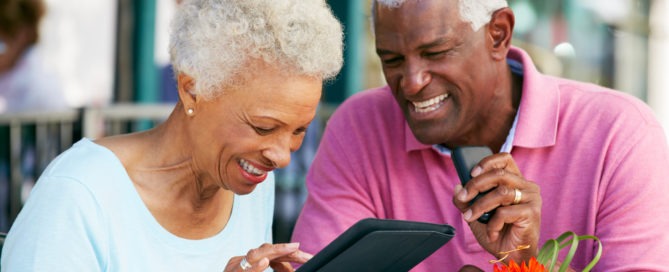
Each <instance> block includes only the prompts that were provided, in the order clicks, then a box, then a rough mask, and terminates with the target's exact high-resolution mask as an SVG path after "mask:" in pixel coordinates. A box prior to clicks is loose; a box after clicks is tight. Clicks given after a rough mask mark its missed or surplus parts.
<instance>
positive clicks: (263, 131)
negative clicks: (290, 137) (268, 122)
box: [253, 126, 274, 135]
mask: <svg viewBox="0 0 669 272" xmlns="http://www.w3.org/2000/svg"><path fill="white" fill-rule="evenodd" d="M253 129H254V130H255V131H256V133H258V135H267V134H270V133H272V131H274V128H263V127H256V126H254V127H253Z"/></svg>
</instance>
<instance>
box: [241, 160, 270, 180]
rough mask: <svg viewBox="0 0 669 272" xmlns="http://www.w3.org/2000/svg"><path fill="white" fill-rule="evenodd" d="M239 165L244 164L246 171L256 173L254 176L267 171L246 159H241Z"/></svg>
mask: <svg viewBox="0 0 669 272" xmlns="http://www.w3.org/2000/svg"><path fill="white" fill-rule="evenodd" d="M239 165H241V166H242V168H243V169H244V171H246V172H247V173H249V174H251V175H254V176H262V175H264V174H265V173H266V172H265V171H263V170H260V169H258V168H255V167H253V165H251V164H250V163H249V162H247V161H246V160H244V159H239Z"/></svg>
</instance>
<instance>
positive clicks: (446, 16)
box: [374, 0, 502, 146]
mask: <svg viewBox="0 0 669 272" xmlns="http://www.w3.org/2000/svg"><path fill="white" fill-rule="evenodd" d="M375 15H376V17H375V23H374V29H375V35H376V49H377V54H378V55H379V57H380V58H381V62H382V66H383V73H384V75H385V77H386V81H387V82H388V84H389V86H390V88H391V89H392V92H393V95H394V96H395V99H396V100H397V102H398V104H399V106H400V107H401V108H402V111H403V112H404V115H405V117H406V119H407V121H408V123H409V126H410V127H411V130H412V131H413V133H414V135H415V136H416V138H417V139H418V140H419V141H421V142H422V143H425V144H446V145H447V146H454V145H463V144H477V141H478V140H479V139H480V138H481V136H480V135H481V134H482V133H486V131H485V127H486V120H489V119H490V118H491V116H492V115H494V113H493V112H492V110H491V109H493V108H495V107H493V105H494V104H495V103H496V102H498V101H499V100H500V98H499V96H500V94H499V93H500V91H499V90H501V89H502V88H501V86H495V85H497V84H495V82H497V78H498V77H499V76H501V75H498V73H497V71H496V70H495V69H496V65H495V64H494V62H495V61H494V60H493V58H492V57H491V56H490V52H489V50H488V45H487V44H489V43H491V41H489V42H486V39H490V38H489V36H488V35H487V31H486V27H485V26H484V27H482V28H481V29H479V30H478V31H476V32H474V31H473V30H472V28H471V26H470V24H469V23H467V22H464V21H462V20H461V19H460V15H459V11H458V4H457V0H424V1H407V2H405V3H404V4H403V5H402V6H400V7H399V8H386V7H383V6H377V9H376V14H375ZM493 119H494V118H493Z"/></svg>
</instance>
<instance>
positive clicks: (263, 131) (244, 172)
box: [184, 66, 322, 195]
mask: <svg viewBox="0 0 669 272" xmlns="http://www.w3.org/2000/svg"><path fill="white" fill-rule="evenodd" d="M248 78H249V80H247V81H246V82H245V83H243V84H240V86H237V87H234V88H228V89H226V90H224V91H223V94H222V95H220V96H218V97H217V98H215V99H212V100H208V101H202V100H198V99H197V98H196V99H195V101H194V102H193V104H191V106H192V105H194V107H192V108H193V110H194V114H193V115H191V116H190V117H189V118H188V119H189V121H188V122H189V125H188V127H189V129H188V130H189V133H190V139H191V142H192V143H193V149H192V152H193V153H192V157H193V162H194V168H195V169H194V170H195V174H196V175H198V180H200V181H206V183H207V184H209V180H211V181H213V182H215V183H218V185H220V186H221V187H222V188H224V189H227V190H231V191H233V192H234V193H236V194H242V195H243V194H248V193H250V192H252V191H253V189H254V188H255V186H256V185H257V184H259V183H261V182H263V181H264V180H265V178H266V177H267V174H268V172H270V171H272V170H274V169H276V168H281V167H285V166H287V165H288V163H289V162H290V153H291V152H293V151H295V150H297V149H298V148H299V147H300V145H301V144H302V139H303V138H304V135H305V131H306V129H307V126H308V125H309V123H310V122H311V120H312V119H313V118H314V116H315V114H316V108H317V106H318V102H319V100H320V97H321V89H322V80H320V79H318V78H314V77H307V76H286V75H283V74H281V73H279V72H278V70H276V69H275V68H270V67H266V66H261V68H259V69H255V70H253V75H251V76H250V77H248ZM184 105H185V107H186V109H188V108H189V104H188V103H184Z"/></svg>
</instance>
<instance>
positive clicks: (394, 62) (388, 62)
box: [382, 57, 402, 66]
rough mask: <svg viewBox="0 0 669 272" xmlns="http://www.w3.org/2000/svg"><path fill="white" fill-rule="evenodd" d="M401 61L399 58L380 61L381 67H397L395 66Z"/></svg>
mask: <svg viewBox="0 0 669 272" xmlns="http://www.w3.org/2000/svg"><path fill="white" fill-rule="evenodd" d="M401 61H402V58H400V57H396V58H387V59H383V60H382V62H383V65H388V66H392V65H397V64H399V63H400V62H401Z"/></svg>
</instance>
